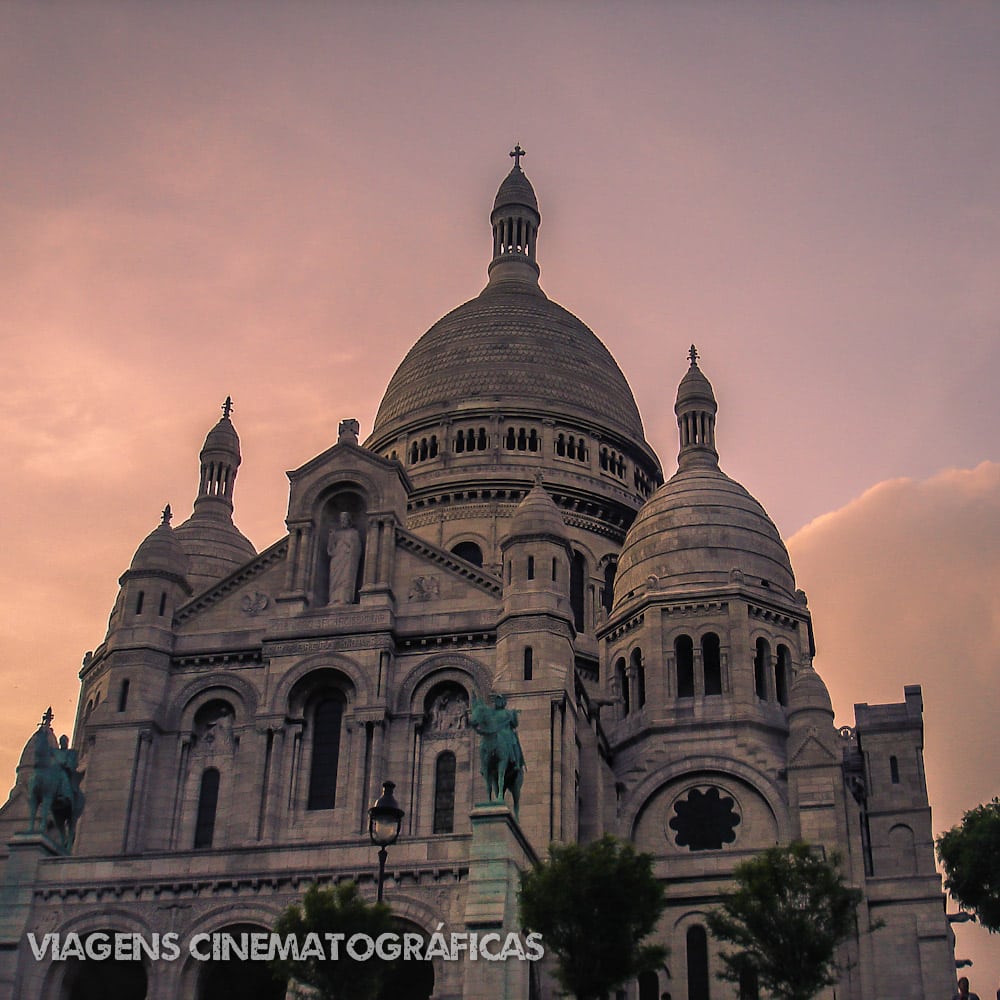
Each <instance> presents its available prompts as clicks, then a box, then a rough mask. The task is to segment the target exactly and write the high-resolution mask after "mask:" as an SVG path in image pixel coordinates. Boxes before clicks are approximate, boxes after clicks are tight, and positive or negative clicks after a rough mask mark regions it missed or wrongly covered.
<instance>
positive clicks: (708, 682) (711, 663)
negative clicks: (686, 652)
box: [701, 632, 722, 695]
mask: <svg viewBox="0 0 1000 1000" xmlns="http://www.w3.org/2000/svg"><path fill="white" fill-rule="evenodd" d="M701 663H702V667H703V668H704V670H705V694H706V695H712V694H722V657H721V655H720V653H719V637H718V636H717V635H716V634H715V633H714V632H706V633H705V634H704V635H703V636H702V637H701Z"/></svg>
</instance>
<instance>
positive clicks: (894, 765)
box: [889, 757, 899, 785]
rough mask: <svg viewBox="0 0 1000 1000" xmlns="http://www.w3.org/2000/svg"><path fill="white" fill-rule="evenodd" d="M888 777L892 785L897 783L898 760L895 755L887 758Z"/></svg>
mask: <svg viewBox="0 0 1000 1000" xmlns="http://www.w3.org/2000/svg"><path fill="white" fill-rule="evenodd" d="M889 777H890V778H891V779H892V783H893V784H894V785H898V784H899V760H898V759H897V758H896V757H890V758H889Z"/></svg>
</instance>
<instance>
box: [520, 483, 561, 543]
mask: <svg viewBox="0 0 1000 1000" xmlns="http://www.w3.org/2000/svg"><path fill="white" fill-rule="evenodd" d="M537 535H555V536H556V537H557V538H565V537H566V524H565V522H564V521H563V519H562V515H561V514H560V513H559V508H558V507H557V506H556V505H555V501H554V500H553V499H552V497H551V496H550V495H549V492H548V490H546V489H545V487H544V486H542V484H541V483H535V485H534V486H532V488H531V489H530V490H529V491H528V493H527V494H526V496H525V497H524V499H523V500H522V501H521V502H520V503H519V504H518V505H517V510H516V511H514V516H513V518H511V522H510V531H509V532H508V533H507V538H508V539H514V538H523V537H525V536H537Z"/></svg>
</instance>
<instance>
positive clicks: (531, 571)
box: [528, 556, 535, 580]
mask: <svg viewBox="0 0 1000 1000" xmlns="http://www.w3.org/2000/svg"><path fill="white" fill-rule="evenodd" d="M528 579H529V580H534V579H535V557H534V556H528Z"/></svg>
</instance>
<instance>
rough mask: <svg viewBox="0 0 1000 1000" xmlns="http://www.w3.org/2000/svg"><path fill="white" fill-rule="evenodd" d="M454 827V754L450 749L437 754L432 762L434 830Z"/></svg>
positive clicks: (444, 830)
mask: <svg viewBox="0 0 1000 1000" xmlns="http://www.w3.org/2000/svg"><path fill="white" fill-rule="evenodd" d="M454 829H455V755H454V754H453V753H452V752H451V751H450V750H445V751H444V753H440V754H438V758H437V760H436V761H435V763H434V832H435V833H452V832H453V831H454Z"/></svg>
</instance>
